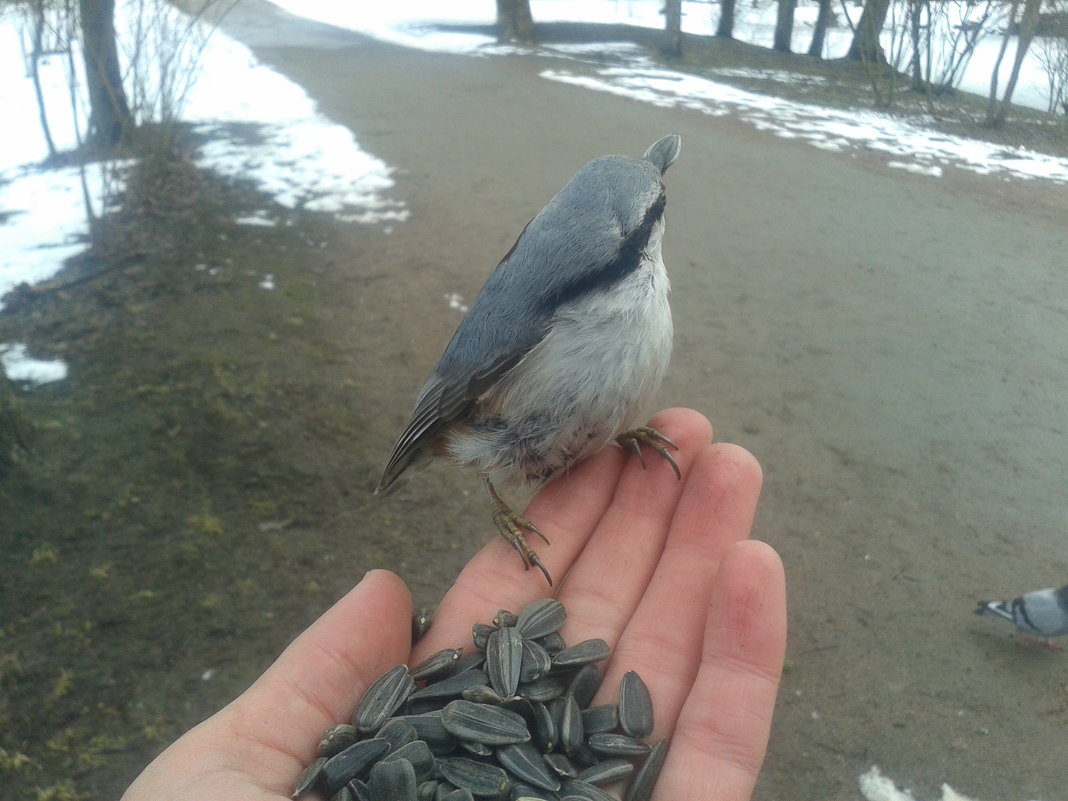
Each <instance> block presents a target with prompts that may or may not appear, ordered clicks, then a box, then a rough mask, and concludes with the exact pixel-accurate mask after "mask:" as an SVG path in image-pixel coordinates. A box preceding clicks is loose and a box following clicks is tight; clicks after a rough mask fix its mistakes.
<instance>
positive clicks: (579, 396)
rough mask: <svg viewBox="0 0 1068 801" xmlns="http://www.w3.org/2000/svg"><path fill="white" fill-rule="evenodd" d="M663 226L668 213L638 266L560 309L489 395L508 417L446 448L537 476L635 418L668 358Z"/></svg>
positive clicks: (520, 476)
mask: <svg viewBox="0 0 1068 801" xmlns="http://www.w3.org/2000/svg"><path fill="white" fill-rule="evenodd" d="M663 228H664V223H663V220H661V221H660V222H658V223H657V225H656V228H655V229H654V231H653V234H652V236H651V237H650V239H649V245H648V247H647V248H646V251H645V252H644V253H643V257H642V261H641V264H640V266H639V267H638V269H637V270H635V271H634V272H632V273H631V274H630V275H628V276H627V277H625V278H624V279H623V280H622V281H621V282H620V283H619V284H617V285H615V286H613V287H611V288H610V289H608V290H604V291H603V290H595V291H593V292H591V293H588V294H587V295H586V296H584V297H582V298H579V299H577V300H575V301H573V302H571V303H568V304H566V305H564V306H562V307H561V308H560V309H559V310H558V312H557V314H556V315H555V316H554V318H553V323H552V327H551V329H550V331H549V333H548V335H547V336H546V337H545V339H543V340H542V341H541V342H540V343H539V344H538V345H537V346H536V347H535V348H534V349H533V350H531V352H530V353H529V354H527V356H526V357H525V358H524V359H523V360H522V361H521V362H520V363H519V364H518V365H516V367H514V368H513V369H512V370H511V371H510V372H509V374H508V375H506V376H505V377H504V378H503V379H502V380H501V381H500V382H498V384H497V385H495V386H494V387H493V388H492V389H491V390H490V391H489V392H488V393H487V396H486V399H487V402H488V403H487V405H489V406H492V407H493V408H495V409H497V410H500V412H501V414H502V418H504V417H505V416H506V419H503V420H501V419H498V420H496V421H495V423H496V424H497V425H496V426H494V427H488V428H487V429H486V430H482V431H478V430H477V426H476V432H477V433H476V432H472V431H470V430H469V431H468V435H465V436H463V437H456V438H453V439H452V440H451V441H450V442H449V443H448V446H447V447H448V449H449V451H450V456H451V457H452V458H453V459H454V460H456V461H458V462H460V463H462V464H466V465H469V466H472V467H477V468H478V469H480V470H483V471H485V472H489V473H491V474H495V477H497V478H501V479H504V480H506V481H526V482H529V483H537V482H539V481H542V480H545V479H547V478H550V477H552V476H553V475H555V474H557V473H559V472H561V471H564V470H566V469H567V468H568V467H570V466H571V465H572V464H574V463H575V462H577V461H579V460H581V459H583V458H585V457H586V456H589V455H591V454H593V453H595V452H596V451H598V450H600V449H601V448H603V447H604V446H605V445H607V444H608V443H609V442H611V441H612V440H613V439H615V437H616V436H617V435H618V434H620V433H622V432H623V431H625V430H627V429H628V427H630V426H632V425H633V424H634V423H635V422H636V417H637V416H638V415H639V414H640V413H641V412H642V411H643V407H644V406H645V405H646V404H647V403H649V402H650V401H651V400H652V396H653V395H654V394H655V393H656V391H657V389H658V388H659V387H660V382H661V380H662V379H663V377H664V374H665V373H666V371H667V367H668V362H669V361H670V358H671V344H672V333H673V332H672V323H671V308H670V306H669V304H668V292H669V290H670V282H669V280H668V275H667V270H666V269H665V267H664V261H663V258H662V256H661V251H660V242H661V237H662V235H663ZM501 422H504V423H505V424H506V425H504V426H501V425H500V423H501ZM471 434H474V436H471Z"/></svg>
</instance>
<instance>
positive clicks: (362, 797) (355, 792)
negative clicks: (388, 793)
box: [345, 779, 372, 801]
mask: <svg viewBox="0 0 1068 801" xmlns="http://www.w3.org/2000/svg"><path fill="white" fill-rule="evenodd" d="M345 786H346V787H348V788H349V790H351V791H352V797H353V798H355V799H356V801H372V799H371V788H370V787H368V786H367V782H365V781H360V780H359V779H353V780H352V781H351V782H349V783H348V784H347V785H345Z"/></svg>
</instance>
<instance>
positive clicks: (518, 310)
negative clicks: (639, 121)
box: [376, 135, 678, 492]
mask: <svg viewBox="0 0 1068 801" xmlns="http://www.w3.org/2000/svg"><path fill="white" fill-rule="evenodd" d="M672 140H673V141H672ZM664 143H667V144H664ZM653 151H656V153H655V154H653V157H654V158H655V159H656V162H655V163H654V161H652V160H639V159H632V158H628V157H626V156H603V157H601V158H599V159H595V160H593V161H591V162H590V163H589V164H587V165H586V166H585V167H583V168H582V169H581V170H580V171H579V172H578V173H577V174H576V175H575V176H574V177H573V178H572V179H571V180H570V181H569V182H568V184H567V185H566V186H565V187H564V188H563V189H562V190H560V192H559V193H558V194H557V195H556V196H555V197H554V198H553V199H552V200H551V201H549V203H548V204H547V205H546V206H545V208H543V209H542V210H541V211H540V212H539V213H538V215H537V216H536V217H535V218H534V219H533V220H531V221H530V222H529V223H528V224H527V226H526V228H524V229H523V232H522V233H521V234H520V235H519V238H518V239H517V240H516V242H515V244H514V245H513V246H512V248H511V250H510V251H509V252H508V254H507V255H506V256H505V257H504V258H503V259H502V260H501V262H500V264H498V265H497V268H496V269H495V270H494V271H493V273H492V274H491V275H490V277H489V279H488V280H487V281H486V284H485V285H484V286H483V287H482V290H481V291H480V292H479V294H478V297H477V298H475V302H474V303H473V304H472V306H471V309H470V310H469V311H468V312H467V314H466V316H465V317H464V319H463V320H462V321H461V323H460V325H459V327H458V328H457V329H456V332H455V333H454V334H453V336H452V339H451V340H450V342H449V344H448V346H447V347H446V348H445V352H444V354H442V357H441V359H440V360H439V361H438V364H437V366H436V367H435V368H434V371H433V373H432V374H431V376H430V378H429V379H428V380H427V383H426V385H425V386H424V387H423V390H422V392H421V393H420V394H419V398H418V400H417V401H416V404H415V410H414V411H413V412H412V417H411V420H410V421H409V423H408V425H407V427H406V428H405V430H404V432H403V433H402V434H401V436H400V437H399V438H398V440H397V443H396V444H395V445H394V447H393V453H392V455H391V456H390V458H389V462H388V463H387V465H386V469H385V471H384V472H383V475H382V480H381V481H380V482H379V485H378V489H377V490H376V492H382V491H384V490H385V489H387V488H388V487H389V486H390V485H391V484H392V483H393V482H394V481H396V479H397V478H398V477H399V476H400V475H401V473H403V472H404V471H405V470H406V469H407V468H408V466H409V465H410V464H411V463H412V461H413V460H414V459H415V458H416V456H418V455H419V452H420V451H421V450H422V449H423V448H424V447H425V446H426V445H427V444H428V443H429V442H430V441H431V440H432V439H433V438H434V436H435V435H436V434H438V433H439V432H440V431H441V430H442V429H443V428H445V427H446V426H447V425H448V424H450V423H453V422H455V421H457V420H460V419H462V418H463V417H464V416H465V415H466V414H467V412H468V411H469V410H470V408H471V406H472V405H473V404H474V402H475V401H476V400H477V399H478V398H479V397H480V396H481V395H483V394H484V393H485V392H486V391H487V390H489V389H490V388H491V387H492V386H493V385H494V384H496V383H497V381H499V380H500V379H501V377H502V376H504V375H505V374H506V373H507V372H508V371H509V370H511V369H512V368H513V367H515V365H516V364H518V363H519V361H520V360H521V359H522V358H523V356H525V355H526V354H527V353H529V352H530V350H531V349H532V348H533V347H534V346H535V345H537V344H538V343H539V342H540V341H541V340H542V339H543V338H544V337H545V335H546V334H547V333H548V331H549V327H550V325H551V323H552V319H553V315H554V314H555V313H556V310H557V309H558V308H559V307H560V306H561V305H562V304H564V303H567V302H569V301H571V300H574V299H575V298H578V297H580V296H581V295H583V294H585V293H587V292H591V291H594V290H596V289H598V288H604V287H605V286H608V285H611V284H612V283H614V282H616V281H618V280H620V279H621V278H623V277H624V276H625V275H627V274H628V273H629V272H630V271H632V270H634V269H636V268H637V267H638V265H639V264H640V261H641V255H642V250H643V248H644V247H645V246H646V244H647V243H648V240H649V236H650V234H651V233H652V230H653V227H654V225H655V224H656V222H657V221H658V220H659V219H660V218H661V217H662V216H663V213H664V205H665V202H666V197H665V193H664V186H663V182H662V180H661V174H662V172H663V170H664V169H667V166H668V165H669V164H670V163H671V162H672V161H674V159H675V157H676V156H677V155H678V137H677V136H674V135H673V136H669V137H665V138H664V139H662V140H660V141H659V142H657V143H656V144H654V145H653V146H652V147H651V148H650V149H649V151H647V154H646V157H647V159H649V158H650V154H651V153H653Z"/></svg>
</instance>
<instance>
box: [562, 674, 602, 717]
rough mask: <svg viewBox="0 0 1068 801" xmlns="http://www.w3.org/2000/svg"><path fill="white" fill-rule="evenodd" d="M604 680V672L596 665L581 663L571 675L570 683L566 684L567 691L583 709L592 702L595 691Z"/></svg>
mask: <svg viewBox="0 0 1068 801" xmlns="http://www.w3.org/2000/svg"><path fill="white" fill-rule="evenodd" d="M603 681H604V673H602V672H601V669H600V668H599V667H597V665H583V666H582V667H580V668H579V669H578V670H577V671H576V672H575V675H574V676H572V677H571V683H570V684H568V685H567V691H568V692H569V693H570V694H571V695H573V696H575V701H577V702H578V705H579V706H580V707H582V708H583V709H585V708H586V707H588V706H589V705H590V704H592V703H593V698H594V696H595V695H597V691H598V690H599V689H601V683H602V682H603Z"/></svg>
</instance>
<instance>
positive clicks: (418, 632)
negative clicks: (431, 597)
mask: <svg viewBox="0 0 1068 801" xmlns="http://www.w3.org/2000/svg"><path fill="white" fill-rule="evenodd" d="M433 622H434V610H433V608H430V607H426V606H422V607H420V608H419V609H416V610H415V611H414V612H412V644H413V645H414V644H415V643H417V642H419V640H420V639H422V637H423V635H424V634H426V633H427V630H428V629H429V628H430V624H431V623H433Z"/></svg>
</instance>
